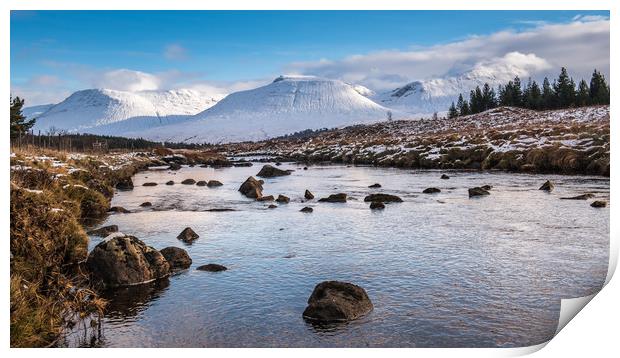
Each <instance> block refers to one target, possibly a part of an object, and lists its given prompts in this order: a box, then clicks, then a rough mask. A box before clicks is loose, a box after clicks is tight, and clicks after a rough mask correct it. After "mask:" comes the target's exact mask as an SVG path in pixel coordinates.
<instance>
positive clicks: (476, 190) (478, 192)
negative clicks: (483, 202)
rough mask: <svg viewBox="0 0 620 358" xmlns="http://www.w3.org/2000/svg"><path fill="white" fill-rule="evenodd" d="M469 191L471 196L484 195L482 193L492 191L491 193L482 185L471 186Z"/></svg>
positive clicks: (485, 193)
mask: <svg viewBox="0 0 620 358" xmlns="http://www.w3.org/2000/svg"><path fill="white" fill-rule="evenodd" d="M468 192H469V197H470V198H471V197H472V196H482V195H490V194H491V193H489V192H488V191H486V190H484V189H482V188H481V187H478V186H477V187H475V188H470V189H469V190H468Z"/></svg>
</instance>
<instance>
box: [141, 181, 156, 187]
mask: <svg viewBox="0 0 620 358" xmlns="http://www.w3.org/2000/svg"><path fill="white" fill-rule="evenodd" d="M142 186H157V183H155V182H152V181H150V182H147V183H144V184H142Z"/></svg>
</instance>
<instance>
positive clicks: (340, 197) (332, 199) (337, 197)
mask: <svg viewBox="0 0 620 358" xmlns="http://www.w3.org/2000/svg"><path fill="white" fill-rule="evenodd" d="M319 201H320V202H323V203H346V202H347V194H345V193H338V194H332V195H330V196H328V197H327V198H321V199H319Z"/></svg>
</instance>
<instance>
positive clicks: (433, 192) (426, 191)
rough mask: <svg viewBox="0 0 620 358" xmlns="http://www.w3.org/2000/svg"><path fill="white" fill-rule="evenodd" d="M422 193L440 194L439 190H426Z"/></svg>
mask: <svg viewBox="0 0 620 358" xmlns="http://www.w3.org/2000/svg"><path fill="white" fill-rule="evenodd" d="M422 192H423V193H424V194H435V193H441V190H439V189H437V188H426V189H424V190H423V191H422Z"/></svg>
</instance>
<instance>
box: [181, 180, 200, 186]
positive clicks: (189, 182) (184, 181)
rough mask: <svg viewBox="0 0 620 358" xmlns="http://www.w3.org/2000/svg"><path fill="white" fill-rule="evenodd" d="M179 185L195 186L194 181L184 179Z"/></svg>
mask: <svg viewBox="0 0 620 358" xmlns="http://www.w3.org/2000/svg"><path fill="white" fill-rule="evenodd" d="M181 184H185V185H194V184H196V181H195V180H194V179H185V180H183V181H182V182H181Z"/></svg>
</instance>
